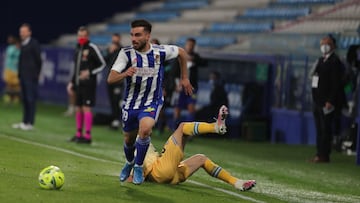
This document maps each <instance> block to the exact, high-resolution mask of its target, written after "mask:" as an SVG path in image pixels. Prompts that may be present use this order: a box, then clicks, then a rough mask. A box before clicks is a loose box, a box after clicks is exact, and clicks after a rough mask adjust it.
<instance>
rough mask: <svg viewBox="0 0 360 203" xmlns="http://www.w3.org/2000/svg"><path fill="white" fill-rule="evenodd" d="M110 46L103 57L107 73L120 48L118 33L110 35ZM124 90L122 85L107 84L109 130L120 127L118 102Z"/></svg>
mask: <svg viewBox="0 0 360 203" xmlns="http://www.w3.org/2000/svg"><path fill="white" fill-rule="evenodd" d="M111 38H112V39H111V44H110V46H109V47H108V50H107V55H106V56H105V61H106V67H107V68H108V73H110V70H111V67H112V66H113V64H114V62H115V60H116V58H117V56H118V54H119V52H120V50H121V48H122V45H121V36H120V34H118V33H114V34H112V37H111ZM123 89H124V83H123V82H121V83H116V84H108V83H107V90H108V96H109V102H110V106H111V124H110V128H111V129H114V130H117V129H118V128H119V126H120V115H121V108H120V102H121V98H122V93H123Z"/></svg>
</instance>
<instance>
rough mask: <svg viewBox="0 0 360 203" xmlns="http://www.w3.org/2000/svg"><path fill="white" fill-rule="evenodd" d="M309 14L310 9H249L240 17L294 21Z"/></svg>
mask: <svg viewBox="0 0 360 203" xmlns="http://www.w3.org/2000/svg"><path fill="white" fill-rule="evenodd" d="M309 14H310V8H249V9H246V10H245V11H244V13H243V15H242V16H241V17H245V18H284V19H294V18H298V17H301V16H306V15H309Z"/></svg>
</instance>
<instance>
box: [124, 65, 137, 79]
mask: <svg viewBox="0 0 360 203" xmlns="http://www.w3.org/2000/svg"><path fill="white" fill-rule="evenodd" d="M136 70H137V69H136V67H130V68H128V69H127V70H126V71H125V74H126V76H129V77H131V76H133V75H134V74H135V73H136Z"/></svg>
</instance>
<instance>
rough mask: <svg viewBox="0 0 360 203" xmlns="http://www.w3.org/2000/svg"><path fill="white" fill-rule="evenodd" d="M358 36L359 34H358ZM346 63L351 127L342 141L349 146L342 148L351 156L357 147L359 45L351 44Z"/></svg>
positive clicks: (359, 79) (359, 80)
mask: <svg viewBox="0 0 360 203" xmlns="http://www.w3.org/2000/svg"><path fill="white" fill-rule="evenodd" d="M359 34H360V33H359ZM346 61H347V64H348V65H349V69H350V73H351V74H350V77H349V81H350V83H351V86H352V89H351V99H350V101H351V102H349V109H348V112H347V113H348V115H350V118H351V126H350V130H349V132H350V133H349V134H348V136H347V137H345V138H344V141H350V143H351V144H350V146H344V144H343V147H344V148H347V149H346V150H347V154H350V155H353V154H356V147H357V140H356V139H357V134H358V133H357V128H358V124H357V119H356V118H357V116H358V108H359V107H358V102H359V101H358V100H359V99H358V97H359V82H360V78H359V72H360V44H353V45H351V46H350V47H349V48H348V50H347V53H346Z"/></svg>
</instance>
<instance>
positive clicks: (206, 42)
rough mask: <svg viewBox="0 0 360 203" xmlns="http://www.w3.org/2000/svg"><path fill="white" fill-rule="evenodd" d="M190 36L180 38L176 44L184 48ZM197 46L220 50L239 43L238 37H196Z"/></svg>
mask: <svg viewBox="0 0 360 203" xmlns="http://www.w3.org/2000/svg"><path fill="white" fill-rule="evenodd" d="M187 38H188V36H182V37H179V38H178V39H177V40H176V42H175V44H177V45H179V46H183V45H184V44H185V42H186V39H187ZM194 38H195V40H196V44H197V45H198V46H201V47H212V48H220V47H224V46H227V45H230V44H234V43H236V41H237V38H236V37H212V36H197V37H194Z"/></svg>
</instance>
